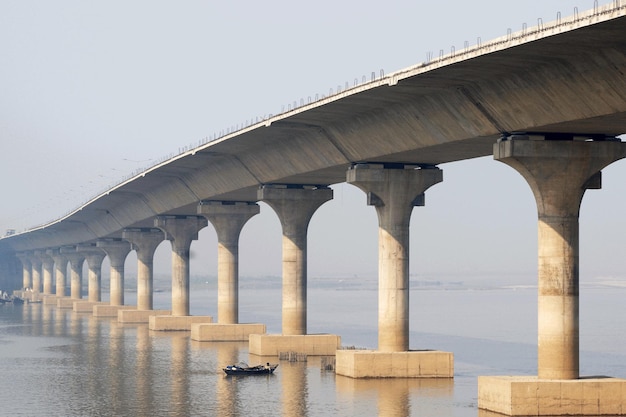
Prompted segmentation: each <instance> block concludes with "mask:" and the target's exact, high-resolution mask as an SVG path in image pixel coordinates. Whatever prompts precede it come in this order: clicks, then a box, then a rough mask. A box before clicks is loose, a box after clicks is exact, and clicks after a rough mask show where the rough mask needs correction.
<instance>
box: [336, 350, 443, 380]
mask: <svg viewBox="0 0 626 417" xmlns="http://www.w3.org/2000/svg"><path fill="white" fill-rule="evenodd" d="M335 373H336V374H337V375H343V376H348V377H351V378H452V377H454V355H453V354H452V353H451V352H442V351H439V350H422V351H406V352H380V351H375V350H338V351H337V353H336V365H335Z"/></svg>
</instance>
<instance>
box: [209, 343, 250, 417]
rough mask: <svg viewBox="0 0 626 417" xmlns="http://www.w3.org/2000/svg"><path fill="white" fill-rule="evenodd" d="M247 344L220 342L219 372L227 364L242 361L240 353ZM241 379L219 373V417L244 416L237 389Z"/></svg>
mask: <svg viewBox="0 0 626 417" xmlns="http://www.w3.org/2000/svg"><path fill="white" fill-rule="evenodd" d="M242 346H243V347H247V344H241V343H237V342H232V343H229V342H220V343H219V345H218V346H217V372H222V373H223V371H222V368H225V367H226V365H230V364H235V363H237V362H239V361H240V359H239V354H240V348H241V347H242ZM238 382H239V379H238V378H231V377H228V376H226V374H223V375H219V376H218V377H217V383H216V392H215V395H216V398H217V399H218V401H217V417H231V416H232V417H238V416H243V415H244V413H242V410H241V407H240V404H239V395H238V394H239V391H238V389H237V386H238Z"/></svg>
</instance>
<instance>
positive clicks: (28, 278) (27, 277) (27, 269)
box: [16, 252, 33, 290]
mask: <svg viewBox="0 0 626 417" xmlns="http://www.w3.org/2000/svg"><path fill="white" fill-rule="evenodd" d="M16 256H17V259H19V260H20V262H21V263H22V289H23V290H24V289H26V288H30V287H31V286H32V285H33V281H32V275H31V271H32V267H33V266H32V265H31V263H30V256H28V254H27V253H24V252H20V253H17V254H16Z"/></svg>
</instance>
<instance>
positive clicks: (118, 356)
mask: <svg viewBox="0 0 626 417" xmlns="http://www.w3.org/2000/svg"><path fill="white" fill-rule="evenodd" d="M107 323H108V325H109V357H108V361H107V362H106V364H107V372H108V377H109V378H108V379H109V390H110V393H109V398H110V400H109V404H110V410H109V412H110V413H111V414H112V415H118V416H119V415H123V414H124V412H125V411H126V410H125V407H124V400H125V399H126V394H125V391H126V390H125V387H124V382H125V381H124V376H125V374H123V373H122V372H121V371H120V370H121V369H126V365H125V363H124V361H125V359H126V346H125V345H126V343H125V342H126V338H125V337H124V329H123V328H122V327H121V326H120V325H118V324H117V322H116V321H108V322H107Z"/></svg>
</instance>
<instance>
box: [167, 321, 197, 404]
mask: <svg viewBox="0 0 626 417" xmlns="http://www.w3.org/2000/svg"><path fill="white" fill-rule="evenodd" d="M168 336H170V337H171V342H172V348H171V349H172V360H171V364H170V370H171V374H170V375H171V376H170V378H171V383H172V395H171V398H170V400H171V404H172V406H173V407H175V409H176V412H177V414H178V415H181V416H190V415H192V414H191V412H190V406H191V399H190V397H189V373H190V367H189V333H187V332H176V333H172V334H171V335H168Z"/></svg>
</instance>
